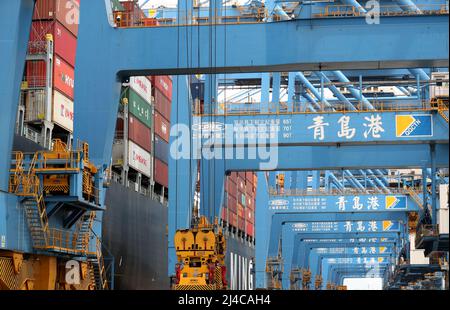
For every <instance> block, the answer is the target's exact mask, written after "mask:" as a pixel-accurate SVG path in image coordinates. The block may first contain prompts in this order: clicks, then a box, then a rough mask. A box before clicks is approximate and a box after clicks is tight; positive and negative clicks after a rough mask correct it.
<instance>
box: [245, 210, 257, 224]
mask: <svg viewBox="0 0 450 310" xmlns="http://www.w3.org/2000/svg"><path fill="white" fill-rule="evenodd" d="M245 219H246V220H247V222H250V223H254V222H255V211H253V210H250V209H248V208H247V209H246V210H245Z"/></svg>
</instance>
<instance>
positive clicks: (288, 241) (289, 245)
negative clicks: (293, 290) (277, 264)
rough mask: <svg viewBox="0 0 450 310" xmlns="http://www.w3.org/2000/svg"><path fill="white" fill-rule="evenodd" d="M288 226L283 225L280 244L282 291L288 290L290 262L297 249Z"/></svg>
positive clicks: (292, 233)
mask: <svg viewBox="0 0 450 310" xmlns="http://www.w3.org/2000/svg"><path fill="white" fill-rule="evenodd" d="M290 228H291V226H290V225H283V230H282V239H283V243H282V244H281V253H282V255H283V275H282V278H281V279H282V280H281V281H282V282H281V283H282V288H283V289H284V290H287V289H289V275H290V273H291V269H292V260H293V256H294V251H296V249H297V246H296V245H297V244H296V243H294V239H295V238H294V237H295V234H294V232H293V231H292V230H291V229H290Z"/></svg>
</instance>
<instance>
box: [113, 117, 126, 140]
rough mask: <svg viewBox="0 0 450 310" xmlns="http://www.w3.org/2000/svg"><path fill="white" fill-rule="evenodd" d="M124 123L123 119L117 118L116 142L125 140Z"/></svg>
mask: <svg viewBox="0 0 450 310" xmlns="http://www.w3.org/2000/svg"><path fill="white" fill-rule="evenodd" d="M123 125H124V121H123V118H117V120H116V131H115V135H114V138H115V139H116V140H123V138H124V130H125V129H124V126H123Z"/></svg>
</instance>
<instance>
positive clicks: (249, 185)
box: [245, 182, 256, 196]
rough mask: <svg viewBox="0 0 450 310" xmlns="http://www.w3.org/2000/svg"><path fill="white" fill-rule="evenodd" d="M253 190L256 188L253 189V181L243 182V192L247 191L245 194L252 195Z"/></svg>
mask: <svg viewBox="0 0 450 310" xmlns="http://www.w3.org/2000/svg"><path fill="white" fill-rule="evenodd" d="M255 191H256V189H255V186H254V185H253V183H250V182H247V183H246V184H245V192H246V193H247V195H250V196H252V195H254V194H255Z"/></svg>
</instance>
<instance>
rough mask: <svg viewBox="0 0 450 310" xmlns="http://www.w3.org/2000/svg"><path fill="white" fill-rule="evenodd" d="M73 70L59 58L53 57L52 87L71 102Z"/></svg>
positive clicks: (73, 82)
mask: <svg viewBox="0 0 450 310" xmlns="http://www.w3.org/2000/svg"><path fill="white" fill-rule="evenodd" d="M74 75H75V74H74V69H73V67H71V66H70V65H69V64H67V63H66V62H65V61H64V60H62V59H61V58H60V57H58V56H55V61H54V65H53V86H54V87H55V88H56V89H57V90H59V91H60V92H61V93H63V94H64V95H65V96H67V97H69V98H70V99H72V100H73V90H74V85H75V77H74Z"/></svg>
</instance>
